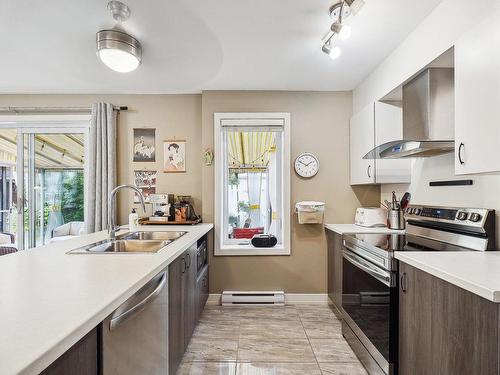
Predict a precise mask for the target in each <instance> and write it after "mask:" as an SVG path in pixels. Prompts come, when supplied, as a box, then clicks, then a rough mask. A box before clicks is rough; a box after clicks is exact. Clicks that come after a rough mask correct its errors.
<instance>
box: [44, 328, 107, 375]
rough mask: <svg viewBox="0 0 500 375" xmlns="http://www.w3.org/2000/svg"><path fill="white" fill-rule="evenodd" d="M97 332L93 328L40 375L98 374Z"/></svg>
mask: <svg viewBox="0 0 500 375" xmlns="http://www.w3.org/2000/svg"><path fill="white" fill-rule="evenodd" d="M97 330H98V328H97V327H96V328H94V329H93V330H92V331H90V332H89V333H87V335H85V336H84V337H83V338H82V339H81V340H80V341H78V342H77V343H76V344H75V345H73V346H72V347H71V348H69V349H68V350H67V351H66V352H65V353H64V354H63V355H62V356H60V357H59V358H58V359H56V360H55V361H54V362H53V363H52V364H51V365H50V366H49V367H47V368H46V369H45V370H43V371H42V372H41V374H42V375H67V374H72V375H96V374H98V373H99V361H98V358H99V347H98V344H97V342H98V341H97V338H98V335H97Z"/></svg>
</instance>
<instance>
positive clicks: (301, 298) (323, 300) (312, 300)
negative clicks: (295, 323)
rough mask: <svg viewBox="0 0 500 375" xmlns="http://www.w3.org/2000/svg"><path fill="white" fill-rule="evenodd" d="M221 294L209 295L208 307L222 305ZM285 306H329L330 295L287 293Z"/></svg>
mask: <svg viewBox="0 0 500 375" xmlns="http://www.w3.org/2000/svg"><path fill="white" fill-rule="evenodd" d="M220 298H221V295H220V293H213V294H209V295H208V300H207V305H212V306H214V305H220ZM285 304H296V305H299V304H322V305H328V294H326V293H324V294H322V293H313V294H306V293H285Z"/></svg>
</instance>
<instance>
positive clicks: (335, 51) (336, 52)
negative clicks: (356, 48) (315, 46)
mask: <svg viewBox="0 0 500 375" xmlns="http://www.w3.org/2000/svg"><path fill="white" fill-rule="evenodd" d="M321 50H322V51H323V52H324V53H325V54H327V55H328V56H330V58H331V59H332V60H335V59H336V58H338V57H339V56H340V55H341V54H342V50H341V49H340V48H339V47H337V46H332V43H331V41H330V40H328V41H327V42H326V43H325V44H323V47H322V48H321Z"/></svg>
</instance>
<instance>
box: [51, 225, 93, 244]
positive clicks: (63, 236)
mask: <svg viewBox="0 0 500 375" xmlns="http://www.w3.org/2000/svg"><path fill="white" fill-rule="evenodd" d="M84 233H85V223H84V222H83V221H71V222H69V223H66V224H63V225H61V226H59V227H57V228H54V229H53V230H52V238H51V239H50V241H49V242H50V243H53V242H58V241H65V240H68V239H70V238H75V237H78V236H81V235H82V234H84Z"/></svg>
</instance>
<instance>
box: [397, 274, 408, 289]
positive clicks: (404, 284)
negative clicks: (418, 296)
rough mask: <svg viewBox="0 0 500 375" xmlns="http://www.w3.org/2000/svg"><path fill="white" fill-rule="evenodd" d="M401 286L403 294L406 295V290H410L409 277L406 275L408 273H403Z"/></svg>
mask: <svg viewBox="0 0 500 375" xmlns="http://www.w3.org/2000/svg"><path fill="white" fill-rule="evenodd" d="M399 284H400V285H401V290H402V291H403V293H406V290H407V289H408V277H407V275H406V272H403V274H402V275H401V278H400V282H399Z"/></svg>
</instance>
